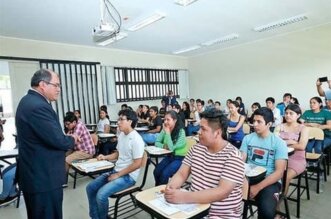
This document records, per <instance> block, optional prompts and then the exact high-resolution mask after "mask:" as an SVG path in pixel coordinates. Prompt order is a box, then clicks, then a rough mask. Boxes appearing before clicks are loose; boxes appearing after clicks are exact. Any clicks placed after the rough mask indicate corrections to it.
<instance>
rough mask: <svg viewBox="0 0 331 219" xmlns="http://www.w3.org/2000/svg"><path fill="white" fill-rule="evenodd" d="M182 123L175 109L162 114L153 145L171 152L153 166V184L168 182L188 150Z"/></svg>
mask: <svg viewBox="0 0 331 219" xmlns="http://www.w3.org/2000/svg"><path fill="white" fill-rule="evenodd" d="M185 137H186V136H185V131H184V129H183V123H182V121H181V120H180V118H179V116H178V114H177V113H176V112H175V111H167V112H166V114H165V116H164V124H163V129H162V131H161V133H160V135H159V136H158V137H157V139H156V142H155V146H156V147H159V148H165V149H168V150H170V151H172V152H173V155H172V156H167V157H165V158H163V159H162V161H161V162H160V163H159V164H158V165H157V166H156V167H155V170H154V179H155V185H156V186H158V185H161V184H166V183H168V180H169V178H170V177H171V176H172V175H173V174H175V173H176V172H177V170H178V169H179V167H180V165H181V164H182V160H183V159H184V156H185V155H186V153H187V151H188V147H187V144H186V138H185Z"/></svg>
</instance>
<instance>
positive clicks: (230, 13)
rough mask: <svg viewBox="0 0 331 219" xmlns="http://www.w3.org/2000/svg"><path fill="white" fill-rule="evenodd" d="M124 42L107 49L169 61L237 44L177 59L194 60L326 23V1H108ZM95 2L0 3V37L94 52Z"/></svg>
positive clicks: (330, 5)
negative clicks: (147, 21) (175, 55)
mask: <svg viewBox="0 0 331 219" xmlns="http://www.w3.org/2000/svg"><path fill="white" fill-rule="evenodd" d="M111 2H112V4H113V5H114V6H115V7H116V9H117V10H118V11H119V13H120V14H121V16H122V28H121V31H124V32H127V33H128V37H127V38H125V39H123V40H120V41H117V42H115V43H113V44H110V45H109V46H107V47H106V48H110V49H111V48H114V49H123V50H133V51H140V52H149V53H160V54H168V55H172V52H173V51H175V50H179V49H183V48H187V47H191V46H194V45H198V44H201V43H203V42H206V41H210V40H213V39H217V38H221V37H223V36H226V35H229V34H233V33H235V34H238V35H239V38H238V39H236V40H233V41H228V42H226V43H222V44H219V45H213V46H208V47H203V48H201V49H198V50H195V51H191V52H187V53H182V54H180V55H181V56H194V55H198V54H203V53H206V52H211V51H215V50H219V49H224V48H228V47H233V46H236V45H240V44H245V43H250V42H253V41H257V40H262V39H266V38H271V37H274V36H278V35H282V34H286V33H290V32H295V31H300V30H305V29H307V28H313V27H316V26H321V25H324V24H327V23H330V22H331V1H330V0H291V1H289V0H198V1H196V2H195V3H193V4H191V5H189V6H186V7H183V6H179V5H178V4H174V0H111ZM99 4H100V3H99V0H29V1H26V0H1V1H0V35H1V36H6V37H14V38H24V39H32V40H41V41H51V42H58V43H68V44H76V45H85V46H95V47H100V46H97V45H96V44H95V43H94V42H93V38H92V28H93V27H95V26H96V25H98V24H99V23H100V11H99ZM154 11H159V12H164V13H165V14H166V17H165V18H164V19H162V20H159V21H157V22H155V23H153V24H152V25H149V26H147V27H145V28H143V29H140V30H138V31H135V32H131V31H128V30H127V28H128V27H129V26H130V25H132V24H134V23H135V22H136V21H138V20H139V19H141V18H142V17H146V16H148V15H150V14H152V13H153V12H154ZM302 14H303V15H305V16H307V18H308V19H306V20H303V21H301V22H298V23H294V24H290V25H287V26H284V27H280V28H277V29H273V30H269V31H266V32H255V31H254V30H253V28H254V27H256V26H260V25H265V24H268V23H271V22H275V21H279V20H282V19H286V18H289V17H293V16H296V15H302Z"/></svg>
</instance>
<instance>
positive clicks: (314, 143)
mask: <svg viewBox="0 0 331 219" xmlns="http://www.w3.org/2000/svg"><path fill="white" fill-rule="evenodd" d="M322 145H323V141H320V140H309V141H308V143H307V146H306V151H307V152H310V153H311V152H313V149H314V151H315V153H319V154H320V153H322Z"/></svg>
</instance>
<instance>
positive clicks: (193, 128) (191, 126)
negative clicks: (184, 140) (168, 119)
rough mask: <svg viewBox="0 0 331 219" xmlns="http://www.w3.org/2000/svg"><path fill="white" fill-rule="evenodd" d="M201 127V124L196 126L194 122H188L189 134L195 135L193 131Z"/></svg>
mask: <svg viewBox="0 0 331 219" xmlns="http://www.w3.org/2000/svg"><path fill="white" fill-rule="evenodd" d="M199 129H200V125H196V126H194V125H193V124H188V126H187V136H191V135H193V132H198V131H199Z"/></svg>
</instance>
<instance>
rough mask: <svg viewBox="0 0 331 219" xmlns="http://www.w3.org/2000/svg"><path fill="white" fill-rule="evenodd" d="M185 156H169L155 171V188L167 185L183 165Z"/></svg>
mask: <svg viewBox="0 0 331 219" xmlns="http://www.w3.org/2000/svg"><path fill="white" fill-rule="evenodd" d="M183 159H184V156H167V157H165V158H163V159H162V161H161V162H160V163H159V164H158V165H157V166H156V167H155V169H154V172H153V174H154V179H155V186H158V185H162V184H167V183H168V181H169V178H170V177H172V176H173V175H174V174H175V173H176V172H177V170H178V169H179V168H180V166H181V165H182V160H183Z"/></svg>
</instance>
